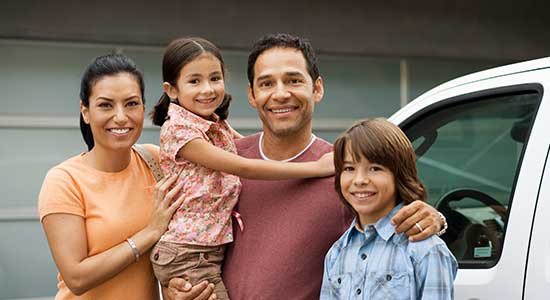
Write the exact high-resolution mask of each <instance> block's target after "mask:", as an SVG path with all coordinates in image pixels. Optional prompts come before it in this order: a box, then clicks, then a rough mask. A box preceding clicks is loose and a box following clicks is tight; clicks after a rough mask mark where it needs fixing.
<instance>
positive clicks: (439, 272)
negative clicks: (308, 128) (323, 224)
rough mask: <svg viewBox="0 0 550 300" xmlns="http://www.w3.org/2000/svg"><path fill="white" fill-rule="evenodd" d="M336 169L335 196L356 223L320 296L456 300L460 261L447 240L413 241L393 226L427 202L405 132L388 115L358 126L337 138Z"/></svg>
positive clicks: (331, 258) (332, 259)
mask: <svg viewBox="0 0 550 300" xmlns="http://www.w3.org/2000/svg"><path fill="white" fill-rule="evenodd" d="M334 165H335V170H336V178H335V186H336V191H337V192H338V194H339V195H340V199H341V200H342V202H343V203H344V204H345V206H346V207H348V208H349V209H351V211H352V212H353V213H354V214H355V217H356V218H355V220H354V221H353V222H352V225H351V227H350V228H349V229H348V230H347V231H346V232H345V233H344V234H343V235H342V237H341V238H340V239H339V240H338V241H336V242H335V243H334V245H333V246H332V247H331V249H330V250H329V251H328V253H327V255H326V258H325V270H324V274H323V284H322V288H321V299H352V298H353V299H437V300H445V299H453V281H454V278H455V276H456V270H457V263H456V260H455V258H454V256H453V255H452V253H451V252H450V251H449V249H448V248H447V246H446V245H445V243H444V242H443V241H442V240H441V239H440V238H439V237H437V236H432V237H430V238H428V239H425V240H423V241H419V242H409V240H408V239H407V237H406V236H405V235H404V234H396V233H395V228H394V226H393V225H391V224H390V219H391V218H392V217H393V215H394V214H395V213H396V212H397V211H398V210H399V209H400V208H401V207H402V206H403V205H407V204H409V203H410V202H412V201H413V200H415V199H422V200H425V199H426V197H427V194H426V189H425V187H424V185H423V184H422V182H421V181H420V179H419V178H418V174H417V170H416V164H415V154H414V151H413V148H412V145H411V143H410V142H409V140H408V139H407V137H406V136H405V134H404V133H403V132H402V131H401V129H399V127H397V126H395V125H394V124H392V123H390V122H389V121H387V120H385V119H382V118H377V119H367V120H364V121H361V122H359V123H357V124H355V125H353V126H352V127H351V128H349V129H348V130H347V131H346V132H344V134H342V135H341V136H340V137H339V138H338V139H337V140H336V143H335V145H334ZM415 227H416V228H417V229H418V230H419V231H422V230H423V228H422V226H421V225H420V224H419V223H416V225H415Z"/></svg>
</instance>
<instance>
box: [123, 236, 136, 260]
mask: <svg viewBox="0 0 550 300" xmlns="http://www.w3.org/2000/svg"><path fill="white" fill-rule="evenodd" d="M126 242H128V245H130V248H132V252H133V253H134V257H135V258H136V261H138V259H139V251H138V249H137V247H136V244H135V243H134V241H132V240H131V239H130V238H127V239H126Z"/></svg>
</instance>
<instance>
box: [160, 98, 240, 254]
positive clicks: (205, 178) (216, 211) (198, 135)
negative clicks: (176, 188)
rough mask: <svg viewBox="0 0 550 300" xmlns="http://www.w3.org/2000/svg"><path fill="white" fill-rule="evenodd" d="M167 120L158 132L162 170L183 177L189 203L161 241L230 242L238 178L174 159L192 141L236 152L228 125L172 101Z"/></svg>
mask: <svg viewBox="0 0 550 300" xmlns="http://www.w3.org/2000/svg"><path fill="white" fill-rule="evenodd" d="M168 117H169V119H168V120H166V122H165V123H164V125H162V129H161V131H160V166H161V169H162V171H163V172H164V175H165V176H170V175H173V174H179V180H180V181H181V182H183V189H182V190H183V191H182V193H183V195H184V197H185V200H184V201H183V203H182V205H181V206H180V207H179V208H178V209H177V210H176V212H175V213H174V216H173V217H172V220H171V221H170V224H169V225H168V230H167V231H166V233H164V235H163V236H162V237H161V240H163V241H170V242H176V243H185V244H193V245H204V246H215V245H221V244H225V243H229V242H232V241H233V231H232V225H231V212H232V210H233V208H234V207H235V204H236V203H237V200H238V196H239V192H240V190H241V182H240V180H239V177H237V176H235V175H231V174H227V173H223V172H219V171H215V170H212V169H209V168H206V167H203V166H201V165H197V164H195V163H192V162H190V161H186V160H179V161H176V155H177V153H178V151H179V150H180V149H181V148H182V147H183V146H185V145H186V144H187V143H188V142H189V141H191V140H193V139H204V140H206V141H207V142H209V143H211V144H212V145H214V146H216V147H219V148H221V149H224V150H226V151H229V152H232V153H237V150H236V147H235V143H234V141H233V136H232V134H231V130H230V129H229V125H228V124H227V122H226V121H221V120H219V119H218V118H217V116H216V115H214V118H215V121H209V120H206V119H203V118H202V117H200V116H197V115H195V114H193V113H192V112H190V111H188V110H186V109H185V108H183V107H181V106H179V105H176V104H173V103H172V104H170V106H169V109H168ZM178 198H179V195H178V196H176V197H174V199H178Z"/></svg>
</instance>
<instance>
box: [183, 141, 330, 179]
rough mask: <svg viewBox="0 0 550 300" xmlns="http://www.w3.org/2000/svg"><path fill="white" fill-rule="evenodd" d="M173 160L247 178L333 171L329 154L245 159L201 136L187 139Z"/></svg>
mask: <svg viewBox="0 0 550 300" xmlns="http://www.w3.org/2000/svg"><path fill="white" fill-rule="evenodd" d="M176 159H177V160H179V159H185V160H188V161H191V162H194V163H196V164H199V165H201V166H204V167H207V168H210V169H214V170H217V171H221V172H225V173H230V174H234V175H237V176H240V177H244V178H251V179H263V180H283V179H296V178H309V177H325V176H330V175H333V174H334V163H333V156H332V153H328V154H325V155H324V156H323V157H322V158H321V159H319V160H318V161H312V162H303V163H288V162H278V161H267V160H261V159H248V158H244V157H241V156H238V155H236V154H233V153H231V152H228V151H225V150H223V149H220V148H218V147H216V146H214V145H212V144H210V143H208V142H207V141H205V140H203V139H194V140H191V141H189V142H188V143H187V144H185V146H183V147H182V148H181V149H180V150H179V151H178V153H177V156H176Z"/></svg>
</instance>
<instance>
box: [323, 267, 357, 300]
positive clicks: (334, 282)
mask: <svg viewBox="0 0 550 300" xmlns="http://www.w3.org/2000/svg"><path fill="white" fill-rule="evenodd" d="M328 281H329V284H330V294H331V299H348V298H350V296H351V288H352V281H351V273H342V274H334V275H331V276H329V278H328Z"/></svg>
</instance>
